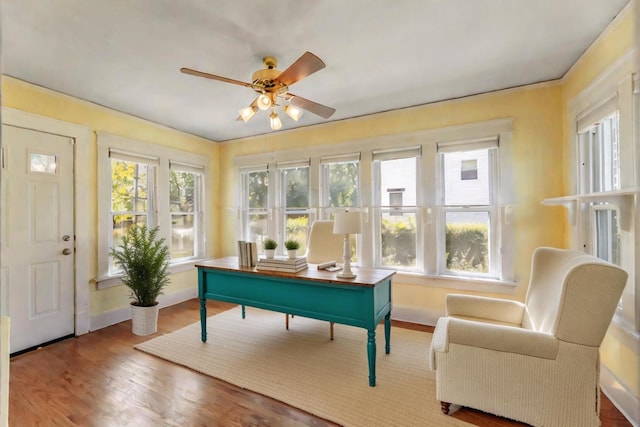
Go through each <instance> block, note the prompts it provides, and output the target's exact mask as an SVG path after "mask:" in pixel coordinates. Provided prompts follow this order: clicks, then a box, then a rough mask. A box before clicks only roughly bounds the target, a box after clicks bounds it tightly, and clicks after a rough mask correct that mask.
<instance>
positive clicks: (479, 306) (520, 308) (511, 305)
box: [446, 294, 525, 326]
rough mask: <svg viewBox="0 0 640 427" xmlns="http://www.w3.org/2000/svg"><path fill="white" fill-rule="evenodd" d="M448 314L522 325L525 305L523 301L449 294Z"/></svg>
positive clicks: (447, 300)
mask: <svg viewBox="0 0 640 427" xmlns="http://www.w3.org/2000/svg"><path fill="white" fill-rule="evenodd" d="M446 308H447V316H454V317H466V318H476V319H479V320H483V319H484V320H487V321H494V322H495V321H497V322H502V323H509V324H512V325H517V326H520V325H522V319H523V316H524V311H525V306H524V304H522V303H521V302H518V301H512V300H506V299H497V298H488V297H481V296H475V295H460V294H449V295H447V299H446Z"/></svg>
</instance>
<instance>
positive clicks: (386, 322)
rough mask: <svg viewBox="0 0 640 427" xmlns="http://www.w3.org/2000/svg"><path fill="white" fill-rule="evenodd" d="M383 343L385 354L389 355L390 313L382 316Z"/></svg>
mask: <svg viewBox="0 0 640 427" xmlns="http://www.w3.org/2000/svg"><path fill="white" fill-rule="evenodd" d="M384 343H385V346H384V351H385V353H387V354H389V353H391V312H388V313H387V315H386V316H384Z"/></svg>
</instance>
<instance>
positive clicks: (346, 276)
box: [336, 271, 356, 279]
mask: <svg viewBox="0 0 640 427" xmlns="http://www.w3.org/2000/svg"><path fill="white" fill-rule="evenodd" d="M336 277H339V278H340V279H355V277H356V275H355V274H354V273H350V272H347V273H345V272H344V271H343V272H340V273H338V274H336Z"/></svg>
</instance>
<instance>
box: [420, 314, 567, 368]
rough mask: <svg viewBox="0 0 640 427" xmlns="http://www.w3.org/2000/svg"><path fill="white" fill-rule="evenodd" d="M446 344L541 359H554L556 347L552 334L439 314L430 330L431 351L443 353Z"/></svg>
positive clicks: (557, 345) (447, 347)
mask: <svg viewBox="0 0 640 427" xmlns="http://www.w3.org/2000/svg"><path fill="white" fill-rule="evenodd" d="M450 344H460V345H466V346H470V347H479V348H484V349H487V350H493V351H501V352H507V353H515V354H521V355H524V356H531V357H539V358H542V359H555V358H556V357H557V355H558V349H559V346H560V344H559V341H558V339H557V338H556V337H554V336H553V335H550V334H546V333H543V332H536V331H532V330H530V329H522V328H517V327H512V326H504V325H493V324H488V323H480V322H473V321H469V320H464V319H455V318H451V317H441V318H440V319H439V320H438V323H437V324H436V329H435V331H434V333H433V343H432V350H433V351H438V352H444V353H446V352H448V351H449V345H450Z"/></svg>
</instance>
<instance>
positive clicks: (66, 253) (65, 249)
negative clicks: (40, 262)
mask: <svg viewBox="0 0 640 427" xmlns="http://www.w3.org/2000/svg"><path fill="white" fill-rule="evenodd" d="M72 253H73V251H72V250H71V249H69V248H64V249H63V250H62V255H71V254H72Z"/></svg>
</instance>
